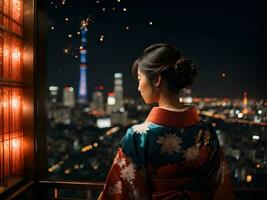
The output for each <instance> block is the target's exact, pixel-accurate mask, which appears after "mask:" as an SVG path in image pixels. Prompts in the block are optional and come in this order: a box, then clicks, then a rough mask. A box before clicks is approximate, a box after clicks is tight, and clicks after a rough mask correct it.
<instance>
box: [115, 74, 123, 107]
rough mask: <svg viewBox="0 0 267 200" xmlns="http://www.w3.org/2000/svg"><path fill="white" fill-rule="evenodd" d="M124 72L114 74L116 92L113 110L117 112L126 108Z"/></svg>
mask: <svg viewBox="0 0 267 200" xmlns="http://www.w3.org/2000/svg"><path fill="white" fill-rule="evenodd" d="M122 78H123V77H122V73H115V74H114V94H115V105H114V107H113V111H115V112H117V111H120V110H121V109H123V108H124V106H123V79H122Z"/></svg>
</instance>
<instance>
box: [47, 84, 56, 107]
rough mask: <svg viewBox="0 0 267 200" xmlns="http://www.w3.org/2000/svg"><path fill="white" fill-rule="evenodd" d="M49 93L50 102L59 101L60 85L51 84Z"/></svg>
mask: <svg viewBox="0 0 267 200" xmlns="http://www.w3.org/2000/svg"><path fill="white" fill-rule="evenodd" d="M48 89H49V94H48V101H49V103H57V102H58V86H55V85H51V86H49V88H48Z"/></svg>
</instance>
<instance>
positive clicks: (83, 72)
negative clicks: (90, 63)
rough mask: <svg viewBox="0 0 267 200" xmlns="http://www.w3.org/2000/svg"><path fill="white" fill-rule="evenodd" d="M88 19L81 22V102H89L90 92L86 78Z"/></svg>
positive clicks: (79, 96) (79, 98)
mask: <svg viewBox="0 0 267 200" xmlns="http://www.w3.org/2000/svg"><path fill="white" fill-rule="evenodd" d="M87 25H88V20H83V21H82V23H81V46H80V82H79V93H78V102H79V103H80V104H83V105H85V104H87V103H88V94H87V78H86V73H87V72H86V71H87V65H86V54H87V51H86V42H87V39H86V32H87Z"/></svg>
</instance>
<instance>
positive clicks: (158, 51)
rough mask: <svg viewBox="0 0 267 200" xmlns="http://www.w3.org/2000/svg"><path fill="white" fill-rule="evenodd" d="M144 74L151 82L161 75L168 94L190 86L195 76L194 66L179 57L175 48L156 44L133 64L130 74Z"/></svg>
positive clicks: (182, 57)
mask: <svg viewBox="0 0 267 200" xmlns="http://www.w3.org/2000/svg"><path fill="white" fill-rule="evenodd" d="M138 68H139V70H141V71H142V72H144V73H145V74H146V75H147V77H148V78H149V79H150V80H151V81H152V80H153V79H154V78H155V77H156V75H161V77H162V78H164V79H165V80H166V82H167V87H168V89H169V92H174V93H178V92H179V91H180V90H181V89H183V88H185V87H187V86H189V85H191V84H192V83H193V82H194V78H195V76H196V74H197V70H196V67H195V65H194V64H193V63H192V62H191V60H189V59H188V58H186V57H184V56H182V55H181V52H180V51H179V50H177V49H176V47H174V46H172V45H169V44H165V43H158V44H153V45H151V46H149V47H147V48H146V49H145V50H144V52H143V55H142V56H140V57H139V58H137V59H136V60H135V62H134V64H133V67H132V72H133V75H134V76H137V70H138Z"/></svg>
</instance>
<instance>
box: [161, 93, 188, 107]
mask: <svg viewBox="0 0 267 200" xmlns="http://www.w3.org/2000/svg"><path fill="white" fill-rule="evenodd" d="M158 105H159V107H161V108H166V109H183V108H185V107H186V106H185V105H184V104H183V103H181V102H180V100H179V97H178V95H173V96H167V97H166V96H165V95H160V97H159V100H158Z"/></svg>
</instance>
